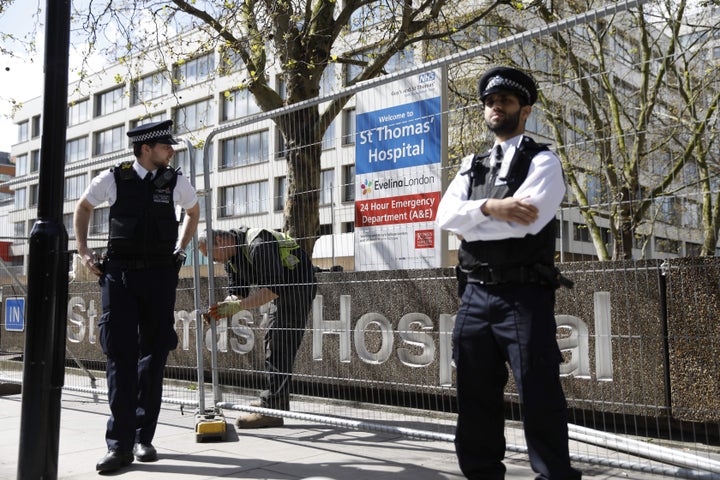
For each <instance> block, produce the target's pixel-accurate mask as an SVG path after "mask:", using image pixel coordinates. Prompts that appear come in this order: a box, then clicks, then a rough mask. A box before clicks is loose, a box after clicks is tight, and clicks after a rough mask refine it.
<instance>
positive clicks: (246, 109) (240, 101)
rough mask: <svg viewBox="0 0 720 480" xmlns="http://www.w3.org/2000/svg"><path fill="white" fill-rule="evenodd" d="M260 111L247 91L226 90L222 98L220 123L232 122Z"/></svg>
mask: <svg viewBox="0 0 720 480" xmlns="http://www.w3.org/2000/svg"><path fill="white" fill-rule="evenodd" d="M259 111H260V107H258V106H257V103H255V99H254V97H253V96H252V94H251V93H250V91H249V90H247V89H242V90H228V91H227V92H224V93H223V96H222V121H223V122H226V121H228V120H234V119H236V118H241V117H244V116H247V115H251V114H253V113H257V112H259Z"/></svg>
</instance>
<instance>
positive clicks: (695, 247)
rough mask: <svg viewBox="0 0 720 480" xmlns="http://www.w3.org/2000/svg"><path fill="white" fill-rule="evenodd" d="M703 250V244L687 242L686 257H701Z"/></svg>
mask: <svg viewBox="0 0 720 480" xmlns="http://www.w3.org/2000/svg"><path fill="white" fill-rule="evenodd" d="M701 252H702V245H700V244H699V243H690V242H686V243H685V256H686V257H699V256H700V253H701Z"/></svg>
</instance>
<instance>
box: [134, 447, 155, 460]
mask: <svg viewBox="0 0 720 480" xmlns="http://www.w3.org/2000/svg"><path fill="white" fill-rule="evenodd" d="M132 453H133V455H135V459H136V460H137V461H138V462H154V461H155V460H157V450H155V447H153V446H152V445H151V444H149V443H136V444H135V446H134V447H133V451H132Z"/></svg>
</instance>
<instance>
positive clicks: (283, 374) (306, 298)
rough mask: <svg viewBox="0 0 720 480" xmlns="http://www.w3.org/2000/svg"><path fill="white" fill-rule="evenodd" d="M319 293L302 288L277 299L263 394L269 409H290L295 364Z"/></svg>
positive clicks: (310, 287)
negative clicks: (311, 310)
mask: <svg viewBox="0 0 720 480" xmlns="http://www.w3.org/2000/svg"><path fill="white" fill-rule="evenodd" d="M316 293H317V286H316V285H314V284H313V285H301V286H298V287H296V288H290V289H286V290H285V292H283V295H282V296H280V297H278V298H276V299H275V307H276V310H275V313H274V318H271V319H270V322H269V324H268V331H267V333H266V334H265V391H263V392H262V393H261V395H260V401H261V404H262V406H263V407H265V408H274V409H278V410H290V383H291V381H292V370H293V365H294V363H295V357H296V356H297V352H298V350H299V349H300V344H301V343H302V340H303V337H304V336H305V328H306V326H307V320H308V314H309V313H310V309H311V308H312V302H313V299H314V298H315V294H316Z"/></svg>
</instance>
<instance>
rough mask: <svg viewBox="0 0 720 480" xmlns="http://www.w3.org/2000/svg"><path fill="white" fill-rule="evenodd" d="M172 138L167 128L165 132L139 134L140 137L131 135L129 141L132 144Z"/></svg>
mask: <svg viewBox="0 0 720 480" xmlns="http://www.w3.org/2000/svg"><path fill="white" fill-rule="evenodd" d="M162 137H172V132H171V131H170V129H169V128H167V129H165V130H156V131H154V132H148V133H141V134H140V135H133V136H132V137H130V140H132V141H133V142H146V141H148V140H152V139H154V138H162Z"/></svg>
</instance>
